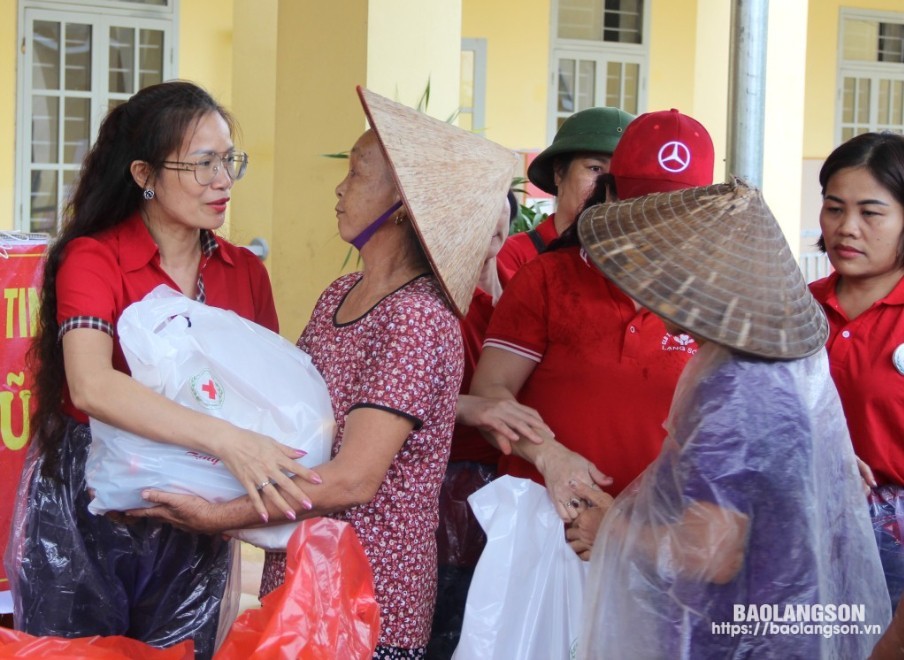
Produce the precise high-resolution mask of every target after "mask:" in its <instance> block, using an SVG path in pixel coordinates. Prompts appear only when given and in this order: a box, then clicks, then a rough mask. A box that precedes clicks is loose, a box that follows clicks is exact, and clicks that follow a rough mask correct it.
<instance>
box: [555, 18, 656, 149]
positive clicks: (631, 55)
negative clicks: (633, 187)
mask: <svg viewBox="0 0 904 660" xmlns="http://www.w3.org/2000/svg"><path fill="white" fill-rule="evenodd" d="M600 1H602V0H600ZM652 4H653V2H652V0H645V2H644V11H643V24H642V27H641V43H640V44H625V43H618V42H609V41H589V40H585V39H560V38H559V37H558V34H559V0H551V2H550V12H551V16H550V22H549V23H550V49H549V93H548V95H547V107H546V133H547V144H548V143H550V142H552V139H553V138H554V137H555V135H556V130H557V127H558V119H559V117H560V114H561V113H559V112H558V85H557V81H558V75H559V60H562V59H580V60H592V61H594V62H596V80H595V92H596V94H595V98H594V105H595V106H600V105H605V100H606V70H607V65H608V64H609V63H610V62H617V63H619V64H624V63H631V64H637V65H639V69H640V70H639V75H638V89H637V112H638V114H640V113H642V112H644V111H645V110H646V107H647V79H648V71H649V62H650V13H651V11H652V7H651V5H652Z"/></svg>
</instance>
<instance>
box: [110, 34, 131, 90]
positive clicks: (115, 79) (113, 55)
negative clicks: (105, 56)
mask: <svg viewBox="0 0 904 660" xmlns="http://www.w3.org/2000/svg"><path fill="white" fill-rule="evenodd" d="M134 70H135V30H133V29H132V28H124V27H111V28H110V91H111V92H112V93H114V94H116V93H120V94H133V93H134V92H135V91H136V90H135V89H134V85H133V82H132V81H133V80H135V75H134Z"/></svg>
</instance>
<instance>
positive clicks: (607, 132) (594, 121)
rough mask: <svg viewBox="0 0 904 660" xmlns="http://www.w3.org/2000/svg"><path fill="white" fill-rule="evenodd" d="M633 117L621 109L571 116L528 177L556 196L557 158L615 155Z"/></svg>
mask: <svg viewBox="0 0 904 660" xmlns="http://www.w3.org/2000/svg"><path fill="white" fill-rule="evenodd" d="M632 119H634V115H632V114H630V113H627V112H625V111H624V110H619V109H618V108H611V107H606V108H587V109H586V110H581V111H580V112H576V113H574V114H573V115H571V116H570V117H569V118H568V119H566V120H565V122H564V123H563V124H562V126H561V128H559V130H558V132H556V136H555V137H554V138H553V140H552V144H551V145H549V146H548V147H547V148H546V149H544V150H543V151H541V152H540V154H539V155H538V156H537V157H536V158H535V159H534V160H533V162H532V163H531V164H530V167H528V168H527V178H528V179H530V182H531V183H533V184H534V185H535V186H537V188H539V189H540V190H542V191H544V192H548V193H549V194H550V195H555V194H556V192H557V191H556V180H555V177H554V176H553V169H552V164H553V161H554V160H555V157H556V156H560V155H562V154H572V153H578V152H595V153H603V154H610V155H611V154H612V153H613V152H614V151H615V145H617V144H618V141H619V140H620V139H621V136H622V134H623V133H624V132H625V128H627V127H628V124H630V123H631V120H632Z"/></svg>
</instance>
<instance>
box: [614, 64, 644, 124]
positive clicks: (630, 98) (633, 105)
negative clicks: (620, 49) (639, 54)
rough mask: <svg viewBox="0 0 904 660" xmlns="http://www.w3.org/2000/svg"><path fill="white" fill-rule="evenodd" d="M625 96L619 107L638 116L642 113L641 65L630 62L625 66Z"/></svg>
mask: <svg viewBox="0 0 904 660" xmlns="http://www.w3.org/2000/svg"><path fill="white" fill-rule="evenodd" d="M624 76H625V85H624V96H622V100H621V103H620V104H619V105H618V106H617V107H619V108H621V109H622V110H624V111H625V112H630V113H631V114H632V115H636V114H638V113H639V112H640V65H639V64H636V63H632V62H629V63H627V64H625V66H624Z"/></svg>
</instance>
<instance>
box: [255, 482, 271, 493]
mask: <svg viewBox="0 0 904 660" xmlns="http://www.w3.org/2000/svg"><path fill="white" fill-rule="evenodd" d="M272 485H273V482H272V481H270V480H269V479H267V480H266V481H262V482H261V483H259V484H258V485H257V492H258V493H259V492H261V491H262V490H263V489H264V488H266V487H267V486H272Z"/></svg>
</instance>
